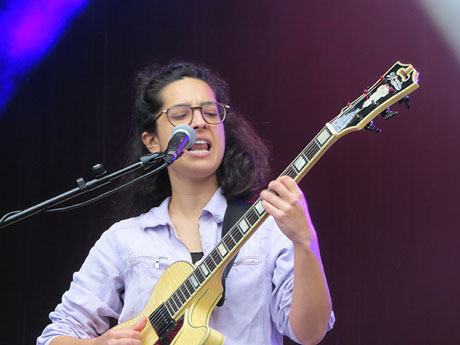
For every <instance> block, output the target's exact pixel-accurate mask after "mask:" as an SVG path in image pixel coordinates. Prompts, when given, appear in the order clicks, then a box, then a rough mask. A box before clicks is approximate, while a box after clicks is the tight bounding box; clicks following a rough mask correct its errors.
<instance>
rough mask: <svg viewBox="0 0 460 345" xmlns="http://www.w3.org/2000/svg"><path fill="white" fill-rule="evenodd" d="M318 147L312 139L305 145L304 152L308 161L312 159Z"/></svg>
mask: <svg viewBox="0 0 460 345" xmlns="http://www.w3.org/2000/svg"><path fill="white" fill-rule="evenodd" d="M319 149H320V147H319V146H318V144H317V143H316V142H315V141H312V142H310V144H308V145H307V147H306V148H305V154H306V156H307V158H308V160H309V161H311V160H312V159H313V157H315V155H316V154H317V153H318V151H319Z"/></svg>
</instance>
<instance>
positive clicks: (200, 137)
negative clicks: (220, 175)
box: [142, 78, 225, 178]
mask: <svg viewBox="0 0 460 345" xmlns="http://www.w3.org/2000/svg"><path fill="white" fill-rule="evenodd" d="M160 95H161V97H162V99H163V109H169V108H170V107H172V106H174V105H178V104H185V105H188V106H190V107H197V106H201V105H202V104H204V103H206V102H215V101H216V96H215V94H214V92H213V91H212V89H211V88H210V87H209V85H208V84H206V83H205V82H204V81H202V80H200V79H194V78H184V79H181V80H177V81H175V82H173V83H171V84H169V85H168V86H166V87H165V88H164V89H163V90H162V91H161V93H160ZM190 126H191V127H192V128H193V129H194V130H195V132H196V142H195V145H194V146H193V147H192V148H191V149H189V150H186V151H185V153H184V154H183V155H182V157H181V158H179V159H178V160H177V161H175V162H174V163H173V164H171V165H170V166H169V167H168V172H169V174H170V177H172V176H171V174H175V175H177V177H182V178H183V177H190V178H207V177H214V176H215V173H216V171H217V169H218V167H219V166H220V163H221V162H222V158H223V156H224V152H225V132H224V125H223V124H222V123H221V124H218V125H210V124H208V123H206V122H205V121H204V119H203V116H202V115H201V113H200V110H199V109H196V110H195V111H194V114H193V120H192V123H191V124H190ZM173 128H174V127H173V125H172V124H171V123H170V122H169V121H168V118H167V115H166V114H163V115H161V116H160V117H159V118H158V120H157V130H156V133H154V134H152V133H147V132H144V133H143V134H142V140H143V141H144V144H145V145H146V147H147V148H148V149H149V151H150V152H152V153H153V152H162V151H164V150H166V148H167V146H168V142H169V140H170V137H171V131H172V130H173Z"/></svg>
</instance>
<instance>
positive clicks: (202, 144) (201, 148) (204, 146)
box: [188, 139, 211, 153]
mask: <svg viewBox="0 0 460 345" xmlns="http://www.w3.org/2000/svg"><path fill="white" fill-rule="evenodd" d="M210 149H211V144H209V143H208V142H207V141H206V140H201V139H199V140H197V141H195V144H194V145H193V146H192V147H191V148H189V149H188V151H189V152H193V153H202V152H208V151H209V150H210Z"/></svg>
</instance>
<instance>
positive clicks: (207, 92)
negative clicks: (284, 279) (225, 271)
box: [161, 78, 216, 108]
mask: <svg viewBox="0 0 460 345" xmlns="http://www.w3.org/2000/svg"><path fill="white" fill-rule="evenodd" d="M161 97H162V99H163V104H164V107H165V108H168V107H170V106H173V105H175V104H187V105H191V106H196V105H201V104H202V103H204V102H212V101H215V100H216V96H215V94H214V91H213V90H212V89H211V87H210V86H209V85H208V84H207V83H206V82H204V81H202V80H200V79H195V78H184V79H180V80H176V81H174V82H172V83H171V84H169V85H167V86H166V87H164V88H163V90H161Z"/></svg>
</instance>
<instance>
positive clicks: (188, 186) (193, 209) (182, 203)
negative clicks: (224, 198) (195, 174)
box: [169, 174, 219, 217]
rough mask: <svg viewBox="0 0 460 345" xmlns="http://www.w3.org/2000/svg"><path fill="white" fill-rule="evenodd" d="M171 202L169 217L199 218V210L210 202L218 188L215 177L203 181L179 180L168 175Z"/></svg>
mask: <svg viewBox="0 0 460 345" xmlns="http://www.w3.org/2000/svg"><path fill="white" fill-rule="evenodd" d="M170 181H171V201H170V203H169V213H170V215H171V216H174V215H182V216H186V217H199V215H200V214H201V210H202V209H203V208H204V207H205V206H206V204H207V203H208V202H209V200H211V198H212V196H213V195H214V193H215V192H216V190H217V189H218V188H219V187H218V185H217V178H216V176H210V177H207V178H204V179H193V181H189V180H188V179H183V178H181V179H179V178H177V177H175V176H174V175H173V174H170Z"/></svg>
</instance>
